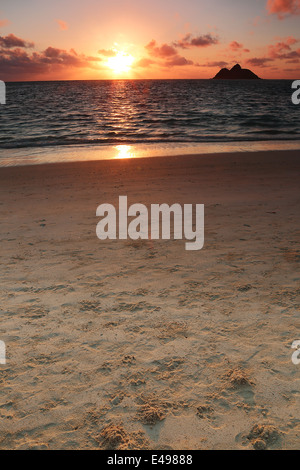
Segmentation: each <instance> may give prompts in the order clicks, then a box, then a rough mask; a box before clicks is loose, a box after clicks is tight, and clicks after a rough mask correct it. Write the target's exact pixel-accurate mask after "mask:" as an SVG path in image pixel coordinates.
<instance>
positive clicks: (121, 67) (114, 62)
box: [105, 51, 134, 73]
mask: <svg viewBox="0 0 300 470" xmlns="http://www.w3.org/2000/svg"><path fill="white" fill-rule="evenodd" d="M133 62H134V57H132V55H130V54H127V53H126V52H123V51H116V55H115V56H113V57H109V58H108V59H107V61H106V64H105V65H106V66H107V67H109V68H110V69H111V70H113V71H114V72H115V73H122V72H129V71H130V69H131V65H132V63H133Z"/></svg>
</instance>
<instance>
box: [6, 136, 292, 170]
mask: <svg viewBox="0 0 300 470" xmlns="http://www.w3.org/2000/svg"><path fill="white" fill-rule="evenodd" d="M258 151H261V152H270V151H272V152H277V151H299V152H300V141H298V140H295V141H247V142H208V143H187V142H186V143H182V144H179V143H178V144H176V143H174V144H171V143H166V144H154V143H153V144H134V145H129V144H128V145H127V144H120V145H108V146H105V145H70V146H54V147H37V148H19V149H2V150H1V158H0V168H5V167H13V166H33V165H43V164H51V163H66V162H84V161H98V160H99V161H107V160H121V159H128V160H131V159H134V160H135V159H140V158H163V157H169V158H172V157H186V156H197V155H198V156H200V155H218V154H224V155H226V154H231V153H234V154H239V153H255V152H258Z"/></svg>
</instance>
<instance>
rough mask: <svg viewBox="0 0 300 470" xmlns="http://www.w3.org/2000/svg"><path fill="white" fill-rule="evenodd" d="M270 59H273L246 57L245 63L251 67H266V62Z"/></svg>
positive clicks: (270, 60)
mask: <svg viewBox="0 0 300 470" xmlns="http://www.w3.org/2000/svg"><path fill="white" fill-rule="evenodd" d="M272 61H273V59H271V58H269V57H253V58H252V59H248V60H247V61H246V63H247V64H249V65H250V66H252V67H267V64H268V63H269V62H272Z"/></svg>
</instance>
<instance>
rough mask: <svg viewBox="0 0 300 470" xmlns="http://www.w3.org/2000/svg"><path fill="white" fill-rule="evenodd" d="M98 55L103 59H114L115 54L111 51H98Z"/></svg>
mask: <svg viewBox="0 0 300 470" xmlns="http://www.w3.org/2000/svg"><path fill="white" fill-rule="evenodd" d="M98 54H100V55H103V56H104V57H115V56H116V55H117V52H116V51H113V50H112V49H100V51H98Z"/></svg>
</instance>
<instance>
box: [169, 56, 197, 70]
mask: <svg viewBox="0 0 300 470" xmlns="http://www.w3.org/2000/svg"><path fill="white" fill-rule="evenodd" d="M193 64H194V62H193V61H192V60H188V59H186V58H185V57H182V56H179V55H178V56H175V57H173V58H172V59H171V60H168V61H166V62H165V64H164V65H165V67H182V66H184V65H193Z"/></svg>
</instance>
